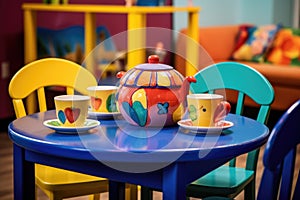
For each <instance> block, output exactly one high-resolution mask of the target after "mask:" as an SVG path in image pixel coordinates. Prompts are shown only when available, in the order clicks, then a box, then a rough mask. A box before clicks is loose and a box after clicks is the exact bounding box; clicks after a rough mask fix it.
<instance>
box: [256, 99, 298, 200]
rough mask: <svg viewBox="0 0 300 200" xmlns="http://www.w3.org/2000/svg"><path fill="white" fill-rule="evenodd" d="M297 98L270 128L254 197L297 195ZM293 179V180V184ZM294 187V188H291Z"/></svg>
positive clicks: (272, 197) (288, 196)
mask: <svg viewBox="0 0 300 200" xmlns="http://www.w3.org/2000/svg"><path fill="white" fill-rule="evenodd" d="M299 122H300V100H298V101H297V102H296V103H294V104H293V105H292V106H291V107H290V108H289V109H288V110H287V111H286V112H285V114H284V115H283V116H282V117H281V118H280V120H279V121H278V122H277V124H276V125H275V127H274V129H273V130H272V132H271V135H270V137H269V140H268V142H267V145H266V149H265V152H264V157H263V164H264V167H265V168H264V172H263V176H262V180H261V183H260V187H259V192H258V198H257V199H258V200H264V199H270V200H272V199H277V197H279V199H291V195H292V191H294V194H293V200H297V199H300V180H299V173H300V171H298V172H297V174H298V177H297V180H293V179H294V178H296V177H294V169H295V159H296V156H297V145H298V144H300V126H299ZM293 183H294V184H295V185H294V186H295V187H293ZM293 188H294V190H293Z"/></svg>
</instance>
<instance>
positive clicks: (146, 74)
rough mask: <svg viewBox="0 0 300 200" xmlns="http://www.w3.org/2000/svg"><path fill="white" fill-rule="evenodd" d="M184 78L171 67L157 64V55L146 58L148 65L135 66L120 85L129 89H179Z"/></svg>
mask: <svg viewBox="0 0 300 200" xmlns="http://www.w3.org/2000/svg"><path fill="white" fill-rule="evenodd" d="M183 80H184V78H183V76H182V75H181V74H180V73H179V72H178V71H176V70H175V69H173V67H171V66H169V65H165V64H161V63H159V57H158V56H157V55H151V56H149V57H148V63H145V64H141V65H137V66H136V67H134V68H132V69H131V70H129V71H128V72H126V74H125V76H124V77H123V78H122V79H121V81H120V84H121V85H124V86H130V87H154V88H155V87H175V88H177V87H181V85H182V82H183Z"/></svg>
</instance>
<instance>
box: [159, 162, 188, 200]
mask: <svg viewBox="0 0 300 200" xmlns="http://www.w3.org/2000/svg"><path fill="white" fill-rule="evenodd" d="M179 167H180V166H178V165H177V164H172V165H170V166H168V167H166V169H165V170H164V172H163V185H162V192H163V199H164V200H176V199H177V200H182V199H185V198H186V195H185V193H186V189H185V187H186V185H185V182H184V180H183V179H182V178H181V176H180V173H179V171H180V170H178V168H179Z"/></svg>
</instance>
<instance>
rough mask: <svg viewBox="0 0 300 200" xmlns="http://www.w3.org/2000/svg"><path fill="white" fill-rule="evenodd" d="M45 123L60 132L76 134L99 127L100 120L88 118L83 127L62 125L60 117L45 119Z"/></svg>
mask: <svg viewBox="0 0 300 200" xmlns="http://www.w3.org/2000/svg"><path fill="white" fill-rule="evenodd" d="M43 124H44V125H45V126H47V127H48V128H51V129H53V130H55V131H56V132H58V133H65V134H76V133H83V132H87V131H88V130H90V129H92V128H95V127H97V126H98V125H99V124H100V122H99V121H98V120H93V119H87V120H86V121H85V122H84V126H82V127H62V126H61V124H60V122H59V121H58V119H50V120H46V121H44V123H43Z"/></svg>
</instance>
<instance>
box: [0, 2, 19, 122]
mask: <svg viewBox="0 0 300 200" xmlns="http://www.w3.org/2000/svg"><path fill="white" fill-rule="evenodd" d="M20 8H21V2H20V1H17V0H12V1H3V0H1V1H0V24H1V28H0V68H1V70H0V119H2V118H9V117H12V116H13V108H12V104H11V100H10V98H9V96H8V84H9V81H10V78H11V76H12V74H14V73H15V72H16V71H17V69H19V68H20V67H21V66H22V65H23V32H22V30H23V21H22V13H21V9H20Z"/></svg>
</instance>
